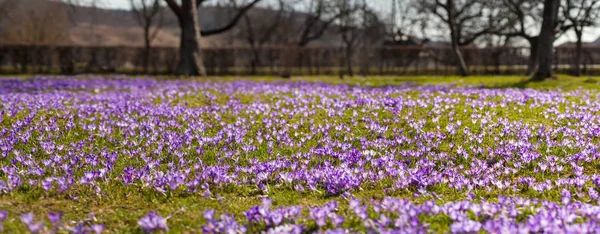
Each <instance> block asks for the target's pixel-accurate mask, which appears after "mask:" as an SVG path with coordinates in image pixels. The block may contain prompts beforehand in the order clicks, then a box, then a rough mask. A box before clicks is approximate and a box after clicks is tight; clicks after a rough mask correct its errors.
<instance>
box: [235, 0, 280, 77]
mask: <svg viewBox="0 0 600 234" xmlns="http://www.w3.org/2000/svg"><path fill="white" fill-rule="evenodd" d="M287 7H288V5H287V2H286V0H278V9H277V13H276V14H275V15H270V14H269V15H265V14H261V13H259V12H257V13H256V14H251V12H249V13H247V14H246V15H244V24H243V26H242V28H241V32H240V33H239V35H240V36H241V37H242V38H244V40H245V41H246V43H248V45H250V48H251V50H252V57H251V58H250V69H251V73H252V74H256V69H257V67H258V66H259V65H260V64H259V63H260V60H261V58H260V57H261V56H260V50H259V47H261V46H263V45H265V44H266V43H270V42H273V40H274V36H275V35H276V33H277V30H278V29H279V28H280V27H281V26H282V25H283V24H282V22H283V18H284V17H285V14H286V11H287V10H288V9H287Z"/></svg>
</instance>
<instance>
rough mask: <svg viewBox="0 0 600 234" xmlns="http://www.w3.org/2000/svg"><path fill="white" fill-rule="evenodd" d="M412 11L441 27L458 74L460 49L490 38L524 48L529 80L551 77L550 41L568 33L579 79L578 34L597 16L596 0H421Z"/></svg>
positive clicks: (599, 9) (599, 10)
mask: <svg viewBox="0 0 600 234" xmlns="http://www.w3.org/2000/svg"><path fill="white" fill-rule="evenodd" d="M415 7H416V8H417V9H418V10H419V11H420V13H422V14H426V15H430V16H432V17H436V18H437V19H438V20H439V21H441V22H442V23H443V25H444V29H445V30H446V31H447V32H448V38H449V41H450V42H451V45H452V48H453V52H454V55H455V57H456V61H457V64H456V67H457V70H458V71H459V73H460V74H461V75H465V76H466V75H468V70H467V65H466V64H465V62H464V59H463V58H462V53H461V49H460V48H461V47H462V46H469V45H473V44H474V43H475V42H476V41H477V40H478V39H479V38H482V37H485V36H489V35H493V36H497V37H505V38H506V40H505V41H510V39H513V38H520V39H522V40H524V41H526V42H527V43H528V44H529V47H530V49H531V50H530V51H531V52H530V59H529V61H530V62H529V64H528V69H527V71H528V75H530V74H532V73H533V72H534V71H536V72H535V74H534V75H533V80H544V79H546V78H548V77H552V67H551V65H552V60H553V58H552V56H553V49H554V47H553V44H554V41H555V39H556V38H557V37H558V36H560V35H561V34H563V33H565V32H567V31H569V30H572V31H573V32H575V34H576V37H577V43H576V45H577V51H578V52H577V62H576V66H575V67H576V71H575V73H576V74H577V75H580V74H581V70H580V66H581V57H582V55H581V54H582V53H581V50H582V37H583V31H584V29H585V28H586V27H592V26H595V25H596V23H597V21H598V18H599V16H600V0H424V1H419V3H417V4H416V5H415Z"/></svg>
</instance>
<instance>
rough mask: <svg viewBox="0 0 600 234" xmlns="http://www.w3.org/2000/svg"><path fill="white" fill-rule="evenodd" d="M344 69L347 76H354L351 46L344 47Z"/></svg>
mask: <svg viewBox="0 0 600 234" xmlns="http://www.w3.org/2000/svg"><path fill="white" fill-rule="evenodd" d="M346 69H347V72H348V76H350V77H353V76H354V70H353V68H352V45H346Z"/></svg>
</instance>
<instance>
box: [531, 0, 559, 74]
mask: <svg viewBox="0 0 600 234" xmlns="http://www.w3.org/2000/svg"><path fill="white" fill-rule="evenodd" d="M559 3H560V0H546V1H545V3H544V21H543V23H542V31H541V32H540V36H539V38H538V66H539V67H538V70H537V72H536V73H535V75H534V76H533V77H532V80H534V81H543V80H545V79H546V78H550V77H552V57H553V50H554V46H553V43H554V30H555V27H556V23H557V18H558V7H559V5H560V4H559Z"/></svg>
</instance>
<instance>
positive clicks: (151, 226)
mask: <svg viewBox="0 0 600 234" xmlns="http://www.w3.org/2000/svg"><path fill="white" fill-rule="evenodd" d="M138 225H139V226H140V228H142V230H144V231H145V232H147V233H150V232H153V231H156V230H168V227H167V220H166V219H165V218H163V217H162V216H160V215H159V214H157V213H156V212H154V211H150V213H148V214H147V215H146V216H144V217H142V218H141V219H139V220H138Z"/></svg>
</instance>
